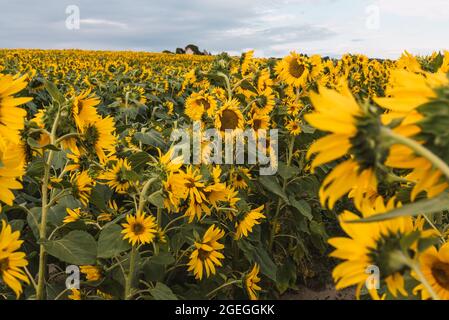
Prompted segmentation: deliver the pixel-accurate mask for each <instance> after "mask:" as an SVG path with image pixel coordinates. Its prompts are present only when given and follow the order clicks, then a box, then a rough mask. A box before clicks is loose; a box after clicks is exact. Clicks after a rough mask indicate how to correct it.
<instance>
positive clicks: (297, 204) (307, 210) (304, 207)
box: [289, 196, 313, 221]
mask: <svg viewBox="0 0 449 320" xmlns="http://www.w3.org/2000/svg"><path fill="white" fill-rule="evenodd" d="M289 200H290V203H291V205H292V206H293V207H294V208H296V209H298V211H299V213H301V214H302V215H303V216H304V217H306V218H307V219H309V221H312V219H313V215H312V208H311V207H310V205H309V203H308V202H307V201H306V200H304V199H301V200H299V201H298V200H296V199H295V197H293V196H290V198H289Z"/></svg>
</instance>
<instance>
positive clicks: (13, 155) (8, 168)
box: [0, 137, 25, 206]
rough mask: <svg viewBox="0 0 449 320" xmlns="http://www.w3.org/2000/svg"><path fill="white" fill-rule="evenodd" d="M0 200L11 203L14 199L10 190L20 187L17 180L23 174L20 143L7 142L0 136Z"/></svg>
mask: <svg viewBox="0 0 449 320" xmlns="http://www.w3.org/2000/svg"><path fill="white" fill-rule="evenodd" d="M0 163H1V164H2V165H1V166H0V201H2V202H4V203H6V204H7V205H10V206H11V205H12V204H13V201H14V199H15V196H14V193H13V192H12V191H11V190H19V189H22V184H21V183H20V182H19V181H20V180H21V179H22V176H23V175H24V174H25V168H24V166H25V152H24V148H23V146H22V145H20V144H15V143H12V142H7V141H6V140H5V139H4V138H3V137H0Z"/></svg>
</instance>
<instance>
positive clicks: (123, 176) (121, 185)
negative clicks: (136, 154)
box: [98, 159, 133, 194]
mask: <svg viewBox="0 0 449 320" xmlns="http://www.w3.org/2000/svg"><path fill="white" fill-rule="evenodd" d="M131 171H132V168H131V164H130V163H129V162H128V160H127V159H119V160H118V161H117V162H115V163H114V164H113V165H112V167H111V168H110V169H108V170H107V171H105V172H104V173H102V174H100V175H99V176H98V178H99V179H102V180H106V181H107V182H106V184H107V185H108V186H109V187H111V188H112V189H113V190H115V191H116V192H117V193H119V194H125V193H126V192H127V191H128V189H129V188H130V187H131V186H132V185H133V182H132V181H131V180H130V177H129V173H130V172H131Z"/></svg>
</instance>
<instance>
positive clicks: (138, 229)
mask: <svg viewBox="0 0 449 320" xmlns="http://www.w3.org/2000/svg"><path fill="white" fill-rule="evenodd" d="M131 231H132V232H133V233H134V234H135V235H137V236H139V235H141V234H143V233H144V231H145V226H144V225H143V224H141V223H139V222H136V223H134V224H133V225H132V226H131Z"/></svg>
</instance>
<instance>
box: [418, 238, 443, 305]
mask: <svg viewBox="0 0 449 320" xmlns="http://www.w3.org/2000/svg"><path fill="white" fill-rule="evenodd" d="M419 262H420V268H421V271H422V273H423V275H424V277H425V279H426V280H427V282H428V283H429V285H430V286H431V287H432V289H433V291H434V292H435V293H436V294H437V295H438V297H439V298H440V299H443V300H449V243H445V244H443V245H442V246H441V248H440V250H437V249H436V248H435V247H434V246H432V247H430V248H429V249H427V250H426V251H425V252H423V253H422V254H421V255H420V257H419ZM419 291H420V292H421V298H422V299H423V300H427V299H429V298H431V296H430V294H429V292H428V291H427V289H426V288H425V286H424V285H423V284H420V285H418V286H417V287H415V288H414V289H413V292H414V293H415V294H416V293H417V292H419Z"/></svg>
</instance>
